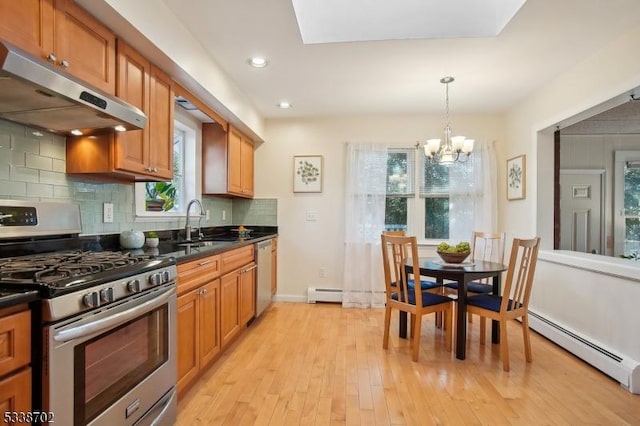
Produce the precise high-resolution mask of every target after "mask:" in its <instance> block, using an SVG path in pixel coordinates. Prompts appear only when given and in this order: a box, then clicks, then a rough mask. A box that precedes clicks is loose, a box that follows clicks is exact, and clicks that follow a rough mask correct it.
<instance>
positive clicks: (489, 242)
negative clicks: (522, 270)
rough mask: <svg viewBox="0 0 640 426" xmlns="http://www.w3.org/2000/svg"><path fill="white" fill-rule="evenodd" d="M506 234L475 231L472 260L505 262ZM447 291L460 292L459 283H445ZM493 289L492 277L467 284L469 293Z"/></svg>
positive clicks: (480, 292) (479, 292)
mask: <svg viewBox="0 0 640 426" xmlns="http://www.w3.org/2000/svg"><path fill="white" fill-rule="evenodd" d="M505 238H506V234H505V233H504V232H481V231H474V232H473V233H472V234H471V259H470V260H471V261H472V262H474V261H484V262H497V263H502V262H504V246H505ZM444 287H445V290H446V291H445V293H449V294H451V293H453V294H457V293H458V283H456V282H451V283H446V284H445V285H444ZM492 291H493V284H492V282H491V278H484V279H481V280H478V281H471V282H470V283H469V284H467V293H468V294H484V293H491V292H492ZM468 321H469V322H473V315H468Z"/></svg>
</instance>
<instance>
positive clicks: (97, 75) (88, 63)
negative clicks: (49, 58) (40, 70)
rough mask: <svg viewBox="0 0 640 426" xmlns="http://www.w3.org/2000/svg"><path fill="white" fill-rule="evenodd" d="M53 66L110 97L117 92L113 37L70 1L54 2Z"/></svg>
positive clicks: (111, 33)
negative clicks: (54, 61) (54, 60)
mask: <svg viewBox="0 0 640 426" xmlns="http://www.w3.org/2000/svg"><path fill="white" fill-rule="evenodd" d="M55 31H56V37H55V50H54V53H55V56H56V64H57V65H58V66H60V67H62V68H64V69H65V70H66V71H67V72H69V73H70V74H72V75H74V76H76V77H78V78H79V79H81V80H83V81H86V82H87V83H89V84H91V85H93V86H95V87H96V88H97V89H99V90H102V91H103V92H106V93H109V94H112V95H113V94H115V88H116V36H115V34H114V33H113V32H111V31H110V30H109V29H108V28H106V27H104V26H103V25H102V24H101V23H100V22H98V21H97V20H96V19H95V18H93V16H91V15H89V14H88V13H87V12H85V11H84V10H83V9H81V8H80V7H78V6H77V5H76V4H75V3H74V2H73V1H72V0H56V10H55Z"/></svg>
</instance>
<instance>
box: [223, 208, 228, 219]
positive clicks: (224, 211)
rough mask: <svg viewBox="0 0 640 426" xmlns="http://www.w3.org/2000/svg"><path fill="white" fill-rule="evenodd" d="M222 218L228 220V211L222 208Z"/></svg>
mask: <svg viewBox="0 0 640 426" xmlns="http://www.w3.org/2000/svg"><path fill="white" fill-rule="evenodd" d="M222 220H227V211H226V210H222Z"/></svg>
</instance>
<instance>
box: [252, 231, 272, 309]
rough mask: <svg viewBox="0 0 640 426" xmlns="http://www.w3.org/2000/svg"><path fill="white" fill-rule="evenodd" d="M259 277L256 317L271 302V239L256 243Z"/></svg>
mask: <svg viewBox="0 0 640 426" xmlns="http://www.w3.org/2000/svg"><path fill="white" fill-rule="evenodd" d="M255 252H256V263H257V266H258V277H257V279H256V281H257V284H256V317H258V316H260V314H261V313H262V312H263V311H264V310H265V309H266V308H267V307H268V306H269V304H270V303H271V240H270V239H269V240H266V241H260V242H259V243H256V244H255Z"/></svg>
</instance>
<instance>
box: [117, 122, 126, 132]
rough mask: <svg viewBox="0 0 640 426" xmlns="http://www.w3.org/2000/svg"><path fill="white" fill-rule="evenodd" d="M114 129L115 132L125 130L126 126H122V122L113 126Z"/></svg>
mask: <svg viewBox="0 0 640 426" xmlns="http://www.w3.org/2000/svg"><path fill="white" fill-rule="evenodd" d="M114 129H115V130H116V132H126V131H127V128H126V127H124V126H123V125H122V124H118V125H117V126H115V127H114Z"/></svg>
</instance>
